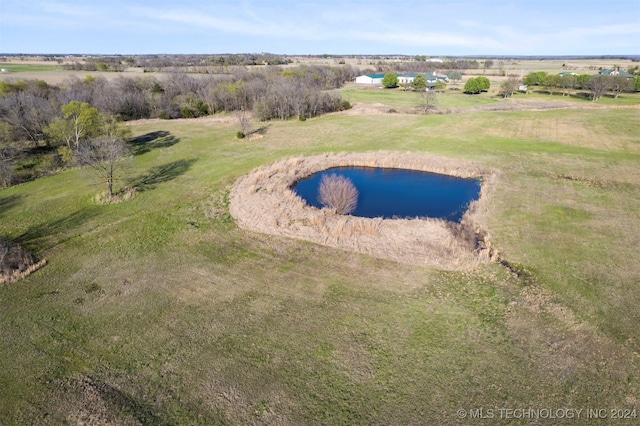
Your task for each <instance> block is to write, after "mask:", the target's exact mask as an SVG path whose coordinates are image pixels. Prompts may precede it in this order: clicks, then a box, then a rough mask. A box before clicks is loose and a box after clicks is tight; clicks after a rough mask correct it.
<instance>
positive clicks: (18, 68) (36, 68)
mask: <svg viewBox="0 0 640 426" xmlns="http://www.w3.org/2000/svg"><path fill="white" fill-rule="evenodd" d="M0 68H4V69H6V70H7V72H8V73H22V72H43V71H44V72H46V71H62V67H61V66H60V65H43V64H21V63H1V62H0Z"/></svg>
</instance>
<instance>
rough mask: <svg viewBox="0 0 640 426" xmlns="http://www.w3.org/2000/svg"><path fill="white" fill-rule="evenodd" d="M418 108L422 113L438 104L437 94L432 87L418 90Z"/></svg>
mask: <svg viewBox="0 0 640 426" xmlns="http://www.w3.org/2000/svg"><path fill="white" fill-rule="evenodd" d="M418 96H420V109H421V110H422V112H423V113H424V114H427V113H428V112H429V111H431V110H433V109H435V108H436V106H437V104H438V94H437V93H436V91H435V90H433V89H427V90H426V91H425V92H419V93H418Z"/></svg>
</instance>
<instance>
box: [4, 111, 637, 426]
mask: <svg viewBox="0 0 640 426" xmlns="http://www.w3.org/2000/svg"><path fill="white" fill-rule="evenodd" d="M638 115H639V114H638V112H637V111H635V110H613V109H612V110H608V109H605V110H602V111H598V112H597V114H596V113H595V112H594V111H592V110H575V111H570V112H569V111H547V112H518V113H468V114H457V115H448V116H417V115H391V114H389V115H377V116H348V115H331V116H326V117H320V118H315V119H310V120H307V121H305V122H300V121H293V120H292V121H287V122H275V123H270V124H269V126H268V128H267V131H266V134H265V136H264V137H263V138H262V139H258V140H254V141H247V140H237V139H235V137H234V135H235V131H236V130H237V129H236V128H235V126H234V125H233V124H229V123H226V124H225V123H222V122H215V121H207V120H187V121H179V122H157V123H148V122H147V123H141V124H138V125H133V127H132V129H133V130H134V133H135V134H136V135H148V134H151V133H153V132H158V131H162V132H164V133H162V134H161V135H164V136H159V137H158V138H157V139H158V140H157V141H156V142H153V141H154V139H153V138H151V141H150V142H146V143H148V144H149V145H148V148H149V149H148V150H145V149H139V151H138V152H139V154H138V155H137V156H135V158H134V160H133V163H134V166H135V167H133V168H130V169H128V170H127V171H126V175H125V176H124V177H123V180H122V181H121V182H120V185H122V186H124V185H129V184H136V185H138V187H139V191H138V192H137V193H136V196H135V197H134V198H133V199H131V200H129V201H126V202H123V203H119V204H114V205H97V204H95V202H94V201H93V196H94V195H95V194H96V193H97V192H99V191H100V190H101V188H100V186H99V184H98V183H96V182H94V181H93V180H92V179H91V178H90V175H88V174H87V171H84V170H70V171H66V172H63V173H60V174H58V175H55V176H50V177H47V178H43V179H40V180H38V181H35V182H30V183H27V184H23V185H20V186H18V187H14V188H9V189H4V190H2V191H0V227H1V230H0V233H2V234H4V235H9V236H10V237H12V238H15V239H18V240H19V241H21V243H23V244H24V245H25V246H26V247H28V248H30V249H33V250H35V251H36V252H37V253H38V254H39V255H41V256H44V257H46V258H47V259H48V261H49V263H48V265H47V266H46V267H45V268H43V269H41V270H39V271H38V272H36V273H34V274H33V275H31V276H29V277H28V278H26V279H25V280H23V281H20V282H18V283H16V284H12V285H9V286H4V287H2V288H0V315H1V318H2V321H1V322H0V336H2V337H0V339H1V345H0V356H1V357H2V359H3V367H2V368H0V378H1V380H2V383H3V386H2V387H1V388H0V401H2V405H0V423H3V424H12V423H34V422H37V423H42V424H58V423H65V422H71V423H80V422H92V421H93V422H103V423H106V422H111V423H118V424H136V423H143V424H147V423H151V424H251V423H254V424H412V423H413V424H425V423H426V424H459V422H460V421H462V420H461V419H460V418H458V417H457V415H456V412H457V409H459V408H464V409H472V408H480V407H487V408H499V407H507V408H519V407H530V406H531V407H533V408H544V407H576V408H582V407H585V408H589V407H591V406H595V405H597V406H598V407H600V406H602V407H621V408H630V409H631V408H640V407H638V400H637V399H636V398H637V395H638V394H639V391H640V389H639V385H638V383H639V382H638V380H639V379H640V372H639V367H638V365H639V364H638V362H637V354H635V353H634V352H637V347H638V342H639V340H638V339H639V337H640V336H639V335H638V331H637V324H638V320H639V318H638V316H637V314H636V313H637V312H638V311H637V309H635V306H637V305H638V303H640V289H638V286H637V284H638V277H639V276H640V271H639V269H638V266H637V265H639V264H640V259H639V254H638V253H637V250H635V249H634V247H637V246H638V232H637V229H640V219H639V218H638V217H637V211H639V210H640V205H638V204H639V201H638V197H637V194H638V193H639V191H640V188H639V185H640V177H639V176H638V172H637V170H638V163H639V161H640V158H638V152H637V143H638V140H637V134H638V133H636V130H637V122H638V118H640V117H639V116H638ZM541 126H548V127H549V128H555V129H556V130H554V131H550V130H549V131H547V130H545V131H542V130H540V127H541ZM571 129H573V131H572V130H571ZM574 131H575V132H577V133H578V134H591V133H593V134H594V135H596V136H597V138H593V139H590V138H582V139H580V138H577V137H576V136H575V134H574ZM169 136H170V137H171V138H172V139H171V141H170V142H171V143H168V142H167V139H163V140H164V142H162V141H160V140H159V139H161V138H167V137H169ZM384 149H387V150H400V151H424V152H433V153H436V154H442V155H449V156H459V157H462V158H466V159H472V160H474V161H477V162H478V163H480V164H482V165H485V166H490V167H495V168H497V169H499V170H500V171H501V172H502V175H501V178H500V182H499V185H498V187H497V189H496V193H495V194H494V195H493V196H494V202H493V203H492V205H491V207H490V209H489V211H487V212H485V215H484V217H483V219H482V220H483V223H482V225H483V226H484V227H486V229H488V230H489V232H490V235H491V238H492V241H493V242H494V244H495V245H496V247H497V248H498V249H499V250H500V251H501V253H502V255H503V256H504V258H505V259H507V260H509V261H510V262H512V263H513V264H514V265H517V267H518V268H520V270H521V272H522V275H521V278H516V277H514V276H513V274H511V273H510V272H508V271H507V270H506V269H504V268H503V267H501V266H499V265H488V266H486V267H482V268H480V269H478V270H476V271H473V272H470V273H451V272H441V271H437V270H429V269H426V268H420V267H412V266H407V265H400V264H396V263H393V262H388V261H382V260H377V259H372V258H369V257H367V256H363V255H359V254H354V253H349V252H345V251H341V250H335V249H331V248H328V247H323V246H318V245H315V244H311V243H307V242H304V241H295V240H290V239H286V238H276V237H270V236H264V235H260V234H254V233H250V232H245V231H242V230H239V229H238V228H237V227H236V226H235V225H234V224H233V221H231V220H230V219H229V217H228V214H227V213H226V211H225V193H226V191H227V190H228V188H229V186H230V185H231V184H232V183H233V181H234V180H235V179H236V178H237V177H239V176H240V175H242V174H244V173H246V172H248V171H249V170H251V169H252V168H253V167H256V166H257V165H260V164H265V163H267V162H271V161H275V160H278V159H281V158H283V157H287V156H295V155H307V154H317V153H322V152H329V151H334V152H339V151H369V150H384ZM500 422H501V420H500V419H493V420H492V423H494V424H495V423H500ZM504 422H505V423H506V422H507V421H506V420H504Z"/></svg>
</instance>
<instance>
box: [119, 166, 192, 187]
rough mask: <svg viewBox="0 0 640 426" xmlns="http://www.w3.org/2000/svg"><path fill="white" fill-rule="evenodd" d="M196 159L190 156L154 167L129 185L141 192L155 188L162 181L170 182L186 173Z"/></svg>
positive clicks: (130, 181)
mask: <svg viewBox="0 0 640 426" xmlns="http://www.w3.org/2000/svg"><path fill="white" fill-rule="evenodd" d="M196 161H197V159H195V158H190V159H184V160H177V161H172V162H171V163H167V164H163V165H161V166H156V167H152V168H151V169H149V171H148V172H147V173H145V174H143V175H141V176H138V177H136V178H133V179H131V180H129V186H132V187H134V188H136V190H137V191H140V192H144V191H147V190H149V189H153V188H155V187H156V185H158V184H160V183H164V182H169V181H171V180H173V179H175V178H177V177H178V176H180V175H183V174H185V173H186V172H187V171H189V169H190V168H191V166H192V165H193V164H194V163H195V162H196Z"/></svg>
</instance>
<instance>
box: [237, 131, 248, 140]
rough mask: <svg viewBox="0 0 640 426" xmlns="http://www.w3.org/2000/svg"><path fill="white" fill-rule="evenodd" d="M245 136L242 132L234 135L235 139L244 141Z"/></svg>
mask: <svg viewBox="0 0 640 426" xmlns="http://www.w3.org/2000/svg"><path fill="white" fill-rule="evenodd" d="M245 136H246V135H245V134H244V133H242V132H237V133H236V138H238V139H244V137H245Z"/></svg>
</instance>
